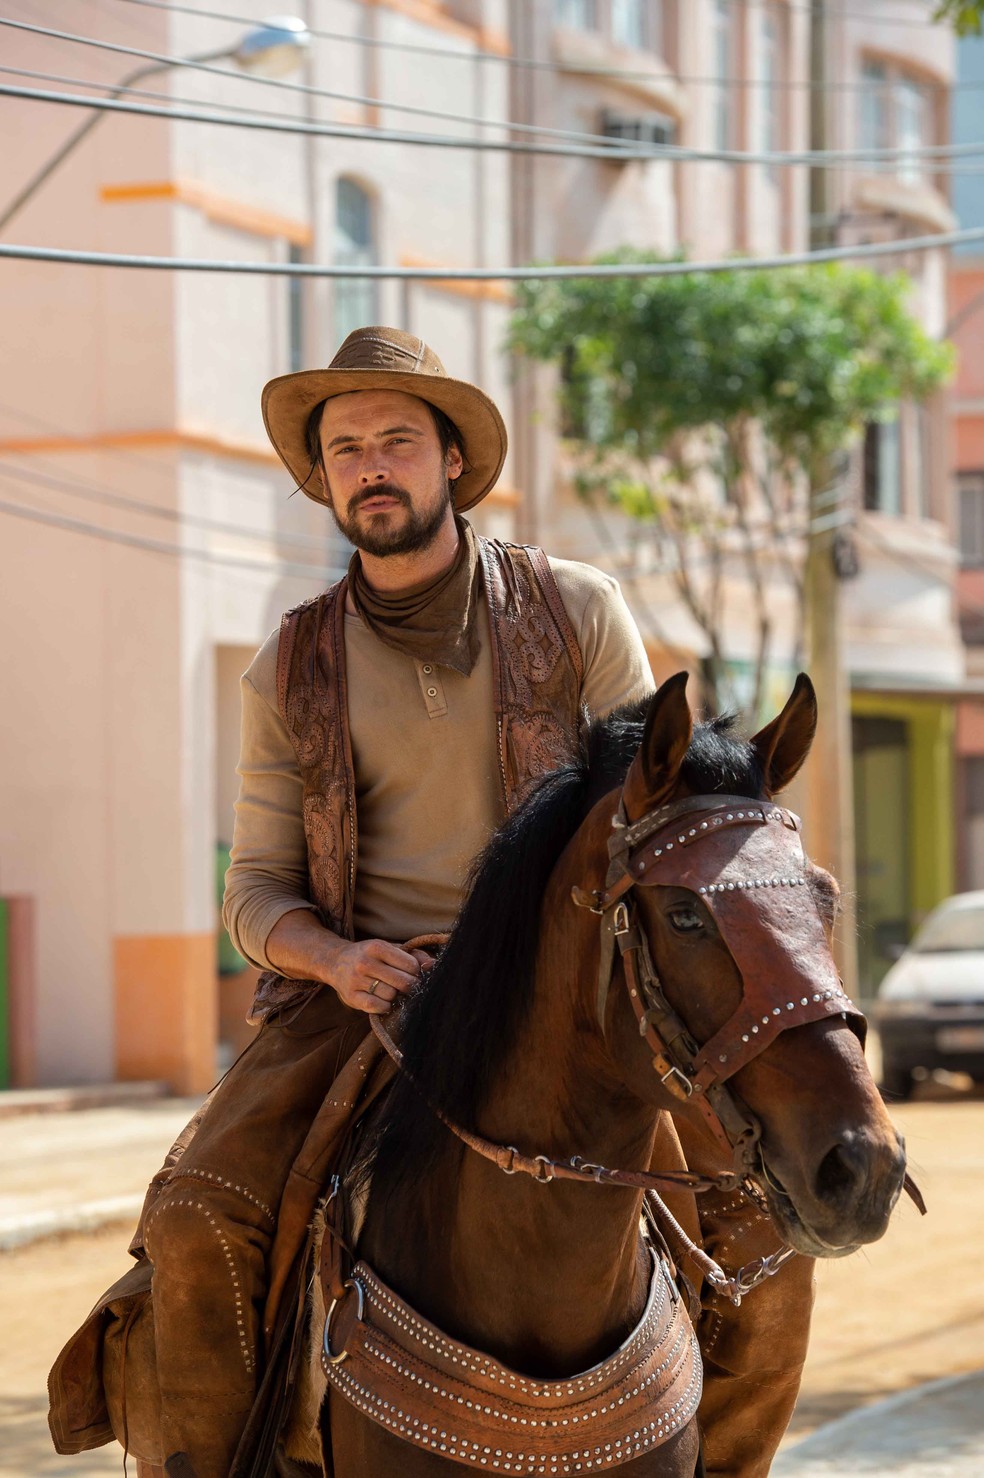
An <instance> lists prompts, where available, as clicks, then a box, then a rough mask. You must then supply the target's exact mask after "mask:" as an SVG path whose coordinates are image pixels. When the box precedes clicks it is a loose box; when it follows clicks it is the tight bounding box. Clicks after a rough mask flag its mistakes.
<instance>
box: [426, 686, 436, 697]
mask: <svg viewBox="0 0 984 1478" xmlns="http://www.w3.org/2000/svg"><path fill="white" fill-rule="evenodd" d="M427 696H428V698H436V697H437V689H436V688H428V689H427Z"/></svg>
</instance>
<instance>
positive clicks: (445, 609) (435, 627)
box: [348, 518, 481, 677]
mask: <svg viewBox="0 0 984 1478" xmlns="http://www.w3.org/2000/svg"><path fill="white" fill-rule="evenodd" d="M455 524H456V525H457V529H458V552H457V554H456V555H455V557H454V560H453V561H452V563H451V564H450V565H449V566H448V568H447V569H446V570H444V571H443V572H442V573H441V574H440V575H438V576H437V578H436V579H434V580H428V581H426V582H425V583H424V584H423V585H411V586H410V587H409V588H408V589H406V590H395V591H383V590H376V589H374V587H373V586H372V585H370V584H369V582H368V580H367V579H366V577H365V574H364V573H363V569H362V560H361V559H360V557H359V554H358V551H356V553H355V554H353V556H352V560H351V563H350V564H349V571H348V577H349V589H350V591H351V592H352V601H353V603H354V605H355V608H356V610H357V611H358V613H359V615H360V616H361V617H362V619H363V621H364V622H365V623H366V625H367V626H368V627H369V630H370V631H372V632H374V633H375V635H376V636H378V637H379V640H380V641H381V642H384V643H385V644H386V646H388V647H392V648H393V650H394V651H395V652H402V653H403V654H404V656H406V657H412V658H413V660H414V661H415V662H433V663H435V664H436V665H437V666H439V667H451V668H453V669H454V671H455V672H460V673H461V674H462V676H463V677H467V676H468V674H469V673H470V672H471V670H472V668H473V667H474V666H475V663H476V662H477V660H478V652H479V647H480V645H481V637H480V631H479V621H478V613H479V604H480V595H479V589H480V583H481V577H480V574H479V561H478V540H477V539H476V537H475V534H474V532H473V531H472V529H471V527H470V526H469V525H468V524H467V523H465V521H464V519H463V518H455Z"/></svg>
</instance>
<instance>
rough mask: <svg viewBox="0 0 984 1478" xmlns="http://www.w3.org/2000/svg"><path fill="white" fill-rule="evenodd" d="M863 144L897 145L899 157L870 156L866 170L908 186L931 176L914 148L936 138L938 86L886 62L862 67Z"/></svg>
mask: <svg viewBox="0 0 984 1478" xmlns="http://www.w3.org/2000/svg"><path fill="white" fill-rule="evenodd" d="M861 80H862V83H863V86H862V88H861V93H860V116H859V128H858V133H859V140H858V142H859V144H860V146H861V148H862V149H898V150H899V151H900V152H899V154H898V155H897V156H896V158H895V159H872V160H870V161H866V162H865V163H864V164H863V168H864V169H866V170H868V171H871V172H874V171H883V172H885V173H889V174H895V175H897V176H898V178H899V179H901V180H906V181H907V182H908V183H909V184H919V183H920V182H921V181H924V180H925V179H926V178H927V167H926V166H927V161H926V160H925V159H924V158H921V157H920V156H919V155H918V154H916V153H914V152H907V151H911V150H916V149H919V148H923V147H925V146H926V145H927V144H932V143H933V142H934V141H935V138H934V136H935V127H934V122H933V119H934V106H935V105H934V89H933V88H931V87H929V86H928V85H927V84H926V83H925V82H923V81H921V80H920V79H919V78H918V77H914V76H912V75H911V74H909V73H906V72H904V71H902V70H901V69H900V68H898V67H896V66H892V65H889V64H888V63H887V62H876V61H866V62H865V63H864V65H863V66H862V68H861Z"/></svg>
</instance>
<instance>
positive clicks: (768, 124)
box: [759, 7, 782, 180]
mask: <svg viewBox="0 0 984 1478" xmlns="http://www.w3.org/2000/svg"><path fill="white" fill-rule="evenodd" d="M779 36H780V33H779V17H778V16H777V15H776V12H775V10H774V9H773V8H771V7H770V8H769V9H767V10H765V11H764V12H763V14H762V58H761V69H760V70H761V80H762V86H761V89H760V102H759V124H760V138H761V152H762V153H763V154H775V153H778V151H779V149H781V147H782V127H781V124H782V115H781V107H782V103H781V99H780V96H779V83H780V71H781V66H782V60H781V52H780V39H779ZM766 172H767V174H768V176H769V178H770V179H771V180H775V179H777V178H778V170H777V167H776V166H775V165H774V164H770V165H767V166H766Z"/></svg>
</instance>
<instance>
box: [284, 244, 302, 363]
mask: <svg viewBox="0 0 984 1478" xmlns="http://www.w3.org/2000/svg"><path fill="white" fill-rule="evenodd" d="M287 260H288V261H289V262H290V263H291V265H298V264H300V263H301V262H303V261H304V248H303V247H302V246H296V245H295V244H294V243H293V242H292V243H291V245H290V246H289V248H288V250H287ZM287 368H288V370H289V371H290V373H291V374H292V375H293V374H296V373H297V371H298V370H301V369H303V368H304V292H303V279H302V278H300V277H288V279H287Z"/></svg>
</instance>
